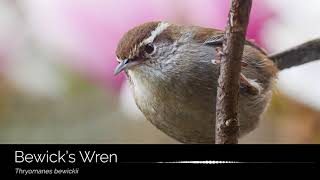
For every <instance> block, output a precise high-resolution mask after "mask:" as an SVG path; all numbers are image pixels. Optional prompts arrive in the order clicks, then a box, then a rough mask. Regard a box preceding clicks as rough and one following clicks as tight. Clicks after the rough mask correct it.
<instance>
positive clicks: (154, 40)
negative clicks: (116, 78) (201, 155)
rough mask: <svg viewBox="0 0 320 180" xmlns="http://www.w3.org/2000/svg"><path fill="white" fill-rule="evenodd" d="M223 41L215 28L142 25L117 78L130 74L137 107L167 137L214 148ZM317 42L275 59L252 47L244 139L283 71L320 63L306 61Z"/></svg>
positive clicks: (125, 41) (131, 34) (122, 48)
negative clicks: (205, 144) (302, 57)
mask: <svg viewBox="0 0 320 180" xmlns="http://www.w3.org/2000/svg"><path fill="white" fill-rule="evenodd" d="M223 36H224V32H223V31H220V30H216V29H210V28H202V27H196V26H180V25H175V24H169V23H167V22H149V23H145V24H142V25H140V26H137V27H135V28H133V29H131V30H130V31H128V32H127V33H126V34H125V35H124V36H123V38H122V39H121V40H120V42H119V44H118V48H117V51H116V55H117V59H118V61H119V65H118V66H117V68H116V69H115V74H118V73H120V72H121V71H123V70H124V71H125V72H126V75H127V77H128V79H129V81H130V85H131V88H132V91H133V94H134V98H135V101H136V104H137V105H138V107H139V109H140V110H141V111H142V113H143V114H144V115H145V117H146V118H147V119H148V120H149V121H150V122H151V123H152V124H153V125H154V126H156V127H157V128H159V129H160V130H161V131H163V132H164V133H166V134H167V135H169V136H171V137H173V138H175V139H176V140H178V141H180V142H183V143H214V139H215V138H214V134H215V133H214V132H215V116H216V112H215V106H216V95H217V85H218V84H217V79H218V76H219V60H218V59H220V58H219V57H218V56H220V55H219V52H220V51H221V47H222V41H223ZM314 42H316V45H314V44H312V43H311V45H310V43H309V44H308V43H306V44H304V45H301V46H299V47H298V48H294V49H291V50H288V51H285V52H282V53H279V54H276V55H272V56H268V55H267V54H266V53H265V52H264V51H263V50H261V49H260V48H259V47H258V46H256V45H255V44H254V43H252V42H249V41H247V42H246V44H245V47H244V52H243V58H242V62H243V67H242V70H241V78H240V97H239V123H240V136H242V135H244V134H246V133H248V132H250V131H252V130H253V129H254V128H255V127H256V126H257V123H258V121H259V119H260V118H261V115H262V113H263V112H264V111H265V110H266V107H267V105H268V103H269V101H270V99H271V95H272V92H271V89H272V86H273V83H274V80H275V78H276V74H277V72H278V69H280V70H281V69H284V68H288V67H291V66H295V65H299V64H303V63H306V62H310V61H313V60H315V59H317V58H319V57H320V55H319V54H320V53H319V54H317V53H316V54H313V56H310V57H308V58H304V59H301V56H303V55H304V54H306V53H308V51H309V50H310V47H309V46H311V47H313V48H317V50H318V52H320V45H319V44H320V42H319V40H316V41H314ZM314 42H313V43H314ZM311 49H312V48H311ZM294 53H296V54H299V53H300V54H299V55H300V56H295V55H292V54H294ZM305 56H306V57H307V55H305ZM299 57H300V59H301V60H300V59H298V58H299Z"/></svg>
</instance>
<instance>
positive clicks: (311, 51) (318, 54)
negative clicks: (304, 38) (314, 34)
mask: <svg viewBox="0 0 320 180" xmlns="http://www.w3.org/2000/svg"><path fill="white" fill-rule="evenodd" d="M269 58H270V59H271V60H273V61H274V62H275V64H276V65H277V67H278V69H279V70H283V69H287V68H290V67H293V66H299V65H302V64H305V63H308V62H312V61H316V60H320V38H319V39H314V40H311V41H308V42H306V43H303V44H301V45H298V46H296V47H293V48H290V49H288V50H286V51H282V52H280V53H276V54H271V55H269Z"/></svg>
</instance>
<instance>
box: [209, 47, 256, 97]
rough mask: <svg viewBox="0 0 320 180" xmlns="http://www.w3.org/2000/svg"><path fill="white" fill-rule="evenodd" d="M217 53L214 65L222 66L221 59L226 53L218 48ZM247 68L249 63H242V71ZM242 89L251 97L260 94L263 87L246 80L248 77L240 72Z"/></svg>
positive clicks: (213, 61)
mask: <svg viewBox="0 0 320 180" xmlns="http://www.w3.org/2000/svg"><path fill="white" fill-rule="evenodd" d="M216 52H217V56H216V57H217V58H216V59H213V60H212V61H211V62H212V63H213V64H216V65H220V64H221V57H222V56H223V55H224V53H223V52H222V49H221V48H220V47H216ZM247 66H248V63H246V62H244V61H241V69H243V68H246V67H247ZM240 89H241V90H242V91H245V92H246V93H249V94H251V95H258V94H260V91H261V86H260V85H259V84H258V83H257V82H256V81H254V80H251V79H248V78H246V76H245V75H243V74H242V73H241V72H240Z"/></svg>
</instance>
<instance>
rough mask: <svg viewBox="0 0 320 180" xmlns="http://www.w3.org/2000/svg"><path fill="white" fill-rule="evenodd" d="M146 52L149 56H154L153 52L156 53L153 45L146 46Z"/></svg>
mask: <svg viewBox="0 0 320 180" xmlns="http://www.w3.org/2000/svg"><path fill="white" fill-rule="evenodd" d="M144 51H145V52H146V53H147V54H152V53H153V51H154V47H153V45H151V44H146V45H145V47H144Z"/></svg>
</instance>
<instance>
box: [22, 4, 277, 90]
mask: <svg viewBox="0 0 320 180" xmlns="http://www.w3.org/2000/svg"><path fill="white" fill-rule="evenodd" d="M26 5H27V7H28V10H29V11H28V15H29V16H28V17H29V20H30V22H31V24H32V25H33V28H34V32H35V33H36V34H37V35H39V37H40V38H41V39H42V40H45V41H46V42H49V43H51V44H53V45H55V46H56V47H58V48H60V50H61V52H64V53H66V54H67V55H68V58H66V59H64V62H63V63H65V64H67V65H70V66H71V67H72V68H74V69H76V70H78V71H80V72H82V73H84V74H85V75H86V76H88V77H90V78H92V79H93V80H97V82H100V83H102V84H104V85H106V86H107V87H115V88H116V89H118V87H119V86H120V84H121V82H122V79H123V76H120V77H114V76H113V69H114V67H115V66H116V64H117V63H116V61H115V50H116V46H117V43H118V41H119V39H120V38H121V36H122V35H123V34H124V33H125V32H126V31H127V30H128V29H130V28H132V27H134V26H136V25H138V24H141V23H144V22H147V21H153V20H165V21H169V22H173V23H180V24H193V25H199V26H207V27H215V28H220V29H224V26H225V22H226V19H227V13H228V10H229V2H228V1H225V0H197V1H196V0H175V1H173V0H139V1H132V0H106V1H101V0H91V1H89V0H68V1H65V0H55V1H51V0H30V1H27V2H26ZM271 17H273V12H272V11H271V10H270V9H269V8H268V7H266V5H265V4H264V3H263V1H254V4H253V10H252V14H251V21H250V27H249V30H248V37H250V38H253V39H255V40H256V41H257V42H258V43H260V44H263V42H262V40H263V38H262V37H261V30H262V28H263V25H264V23H265V22H266V21H267V20H268V19H269V18H271Z"/></svg>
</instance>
